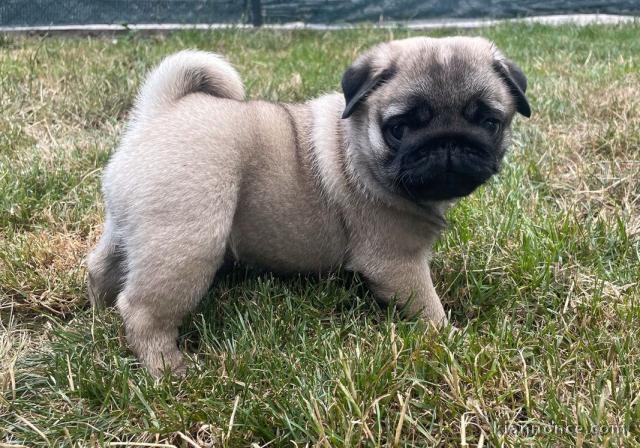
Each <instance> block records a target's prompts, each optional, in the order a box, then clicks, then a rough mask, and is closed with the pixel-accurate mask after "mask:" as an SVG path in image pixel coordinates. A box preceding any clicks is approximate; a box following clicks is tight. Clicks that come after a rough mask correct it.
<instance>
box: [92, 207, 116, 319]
mask: <svg viewBox="0 0 640 448" xmlns="http://www.w3.org/2000/svg"><path fill="white" fill-rule="evenodd" d="M124 264H125V255H124V252H123V251H122V246H121V245H120V244H119V242H118V239H117V237H116V232H115V228H114V223H113V220H112V219H111V218H110V217H109V216H107V219H106V221H105V226H104V232H103V234H102V237H101V238H100V241H99V242H98V244H97V245H96V247H95V248H94V249H93V251H91V253H90V254H89V257H88V258H87V269H88V283H87V290H88V291H87V293H88V296H89V301H90V302H91V305H92V306H93V307H102V306H113V305H114V304H115V301H116V297H117V296H118V293H119V292H120V290H121V289H122V287H123V283H124V276H125V267H124Z"/></svg>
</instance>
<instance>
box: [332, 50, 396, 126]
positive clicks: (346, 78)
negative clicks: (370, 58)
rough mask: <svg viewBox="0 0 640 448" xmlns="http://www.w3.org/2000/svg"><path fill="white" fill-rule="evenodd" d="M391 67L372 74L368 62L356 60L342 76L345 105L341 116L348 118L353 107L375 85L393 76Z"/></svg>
mask: <svg viewBox="0 0 640 448" xmlns="http://www.w3.org/2000/svg"><path fill="white" fill-rule="evenodd" d="M393 73H394V70H393V68H388V69H384V70H382V71H381V72H379V73H378V74H375V75H374V74H373V69H372V68H371V65H370V64H369V63H368V62H366V61H365V62H356V63H354V64H353V65H352V66H351V67H349V68H348V69H347V71H346V72H344V75H343V76H342V91H343V92H344V99H345V103H346V106H345V108H344V112H343V113H342V118H349V117H350V116H351V114H353V112H354V110H355V108H356V107H357V106H358V104H360V103H361V102H362V101H363V100H364V99H365V98H366V96H367V95H368V94H369V93H371V92H372V91H373V90H374V89H375V88H376V87H378V86H379V85H380V84H381V83H383V82H384V81H386V80H387V79H389V78H391V76H393Z"/></svg>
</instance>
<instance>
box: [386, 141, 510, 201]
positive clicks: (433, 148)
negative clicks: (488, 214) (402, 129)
mask: <svg viewBox="0 0 640 448" xmlns="http://www.w3.org/2000/svg"><path fill="white" fill-rule="evenodd" d="M396 158H397V159H399V160H397V161H398V162H399V163H398V165H397V167H398V171H397V173H398V174H397V178H396V182H397V185H398V186H399V187H400V189H401V190H402V191H403V192H404V193H405V194H406V195H408V196H409V197H410V198H411V199H413V200H416V201H439V200H447V199H454V198H460V197H464V196H467V195H469V194H471V193H472V192H473V191H474V190H475V189H476V188H478V187H479V186H480V185H482V184H483V183H485V182H486V181H487V180H489V178H490V177H491V176H493V175H494V174H496V173H497V172H498V169H499V162H498V160H496V157H495V156H494V155H493V151H492V150H491V148H490V147H489V146H488V145H487V144H486V143H484V142H482V141H478V140H476V139H473V138H468V137H465V136H456V137H455V138H447V137H445V138H438V139H433V140H430V141H427V142H425V143H424V144H421V145H417V146H415V145H414V147H408V148H401V150H400V151H399V152H398V154H397V155H396Z"/></svg>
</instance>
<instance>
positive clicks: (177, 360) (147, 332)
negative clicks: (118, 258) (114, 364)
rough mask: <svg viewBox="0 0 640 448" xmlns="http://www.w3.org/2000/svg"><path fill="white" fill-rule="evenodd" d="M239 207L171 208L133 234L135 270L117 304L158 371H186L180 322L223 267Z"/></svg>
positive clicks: (132, 338)
mask: <svg viewBox="0 0 640 448" xmlns="http://www.w3.org/2000/svg"><path fill="white" fill-rule="evenodd" d="M219 204H220V202H219ZM234 208H235V205H234V203H233V201H224V202H223V203H222V204H220V208H217V207H216V209H215V210H202V209H201V210H200V211H198V210H194V209H191V210H181V211H180V212H179V213H178V212H177V211H174V212H169V216H166V217H163V218H162V220H161V221H162V222H159V220H158V219H156V220H155V221H145V223H143V224H141V225H138V226H137V227H136V228H135V229H132V234H131V235H129V236H128V237H127V257H128V260H127V261H128V268H129V272H128V274H127V281H126V286H125V289H124V290H123V291H122V292H121V293H120V295H119V296H118V303H117V306H118V309H119V311H120V313H121V314H122V317H123V320H124V324H125V330H126V335H127V340H128V342H129V345H130V347H131V349H132V350H133V352H134V353H135V354H136V355H137V356H138V358H139V359H140V361H141V362H142V363H143V364H144V366H145V367H147V369H148V370H149V372H150V373H151V374H152V375H155V376H159V375H160V374H161V373H162V372H163V371H164V370H165V369H168V370H171V371H172V372H173V373H176V374H182V373H183V372H184V370H185V366H184V360H183V356H182V354H181V353H180V351H179V350H178V347H177V344H176V338H177V336H178V326H179V325H180V323H181V322H182V319H183V318H184V317H185V316H186V315H187V314H188V313H189V312H191V311H192V310H193V309H194V308H195V307H196V306H197V304H198V302H199V301H200V299H201V298H202V296H203V295H204V294H205V293H206V292H207V289H208V287H209V285H210V283H211V281H212V280H213V277H214V275H215V273H216V271H217V270H218V268H219V267H220V266H221V265H222V262H223V260H224V255H225V251H226V243H227V239H228V237H229V233H230V231H231V223H232V220H233V210H234Z"/></svg>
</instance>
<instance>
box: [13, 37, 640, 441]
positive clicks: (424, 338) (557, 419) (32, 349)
mask: <svg viewBox="0 0 640 448" xmlns="http://www.w3.org/2000/svg"><path fill="white" fill-rule="evenodd" d="M455 32H456V31H447V32H446V33H447V34H451V33H455ZM464 33H472V34H482V35H485V36H487V37H489V38H491V39H494V40H495V41H496V42H497V44H498V45H499V46H500V47H501V48H502V49H503V50H504V51H505V53H506V54H508V55H509V56H510V57H512V58H513V59H515V60H516V61H517V62H518V63H519V64H520V65H521V66H522V67H523V69H524V71H525V72H526V73H527V74H528V75H529V81H530V93H529V96H530V100H531V103H532V107H533V110H534V116H533V118H532V119H531V120H528V121H526V120H522V119H518V120H517V122H516V124H515V138H514V145H513V147H512V150H511V152H510V153H509V154H508V156H507V163H506V166H505V169H504V171H503V172H502V173H501V175H500V176H499V177H498V178H496V179H495V181H493V182H492V183H491V184H490V185H488V186H487V187H484V188H483V189H481V190H480V191H479V192H477V193H476V194H474V195H473V196H472V197H470V198H467V199H465V200H463V201H462V202H461V203H460V204H459V205H458V206H457V207H456V208H455V209H454V210H452V212H451V213H450V216H449V220H450V226H449V228H448V230H447V231H446V233H445V234H444V235H443V238H442V239H441V241H440V242H439V243H438V246H437V250H436V255H435V260H434V262H433V270H434V276H435V280H436V283H437V285H436V287H437V289H438V291H439V292H440V293H441V295H442V296H443V300H444V301H445V304H446V306H447V309H449V310H450V312H451V315H452V320H453V322H454V323H455V325H456V326H457V327H458V328H459V331H447V332H443V333H441V334H433V333H430V332H425V331H424V330H423V328H422V327H421V326H420V325H419V324H418V323H417V322H413V321H403V320H401V319H400V318H399V317H398V316H397V314H396V313H395V311H394V310H393V309H380V308H379V307H378V306H377V305H376V304H375V303H374V301H373V300H372V298H371V296H370V294H369V292H368V291H367V289H366V288H365V287H364V286H363V285H362V283H361V281H360V279H359V278H358V277H357V276H350V275H346V274H337V275H333V276H328V277H325V278H323V279H314V278H306V277H294V278H286V279H283V278H277V277H273V276H271V275H269V274H258V273H254V272H245V271H244V270H236V271H234V272H232V273H231V274H229V275H227V276H226V277H224V278H222V279H220V280H219V281H218V282H217V283H216V285H215V286H214V287H213V289H212V291H211V292H210V294H209V295H208V298H207V299H206V300H205V301H204V302H203V304H202V306H201V307H200V309H199V310H198V312H197V313H195V314H194V315H193V316H191V318H190V319H188V320H187V321H186V322H185V325H184V327H183V330H182V337H181V340H180V344H181V345H182V347H183V348H184V349H185V350H187V351H188V352H190V353H191V355H190V356H191V358H192V359H193V360H194V363H193V366H192V367H191V369H190V370H189V373H188V374H187V376H186V377H185V378H183V379H180V380H172V379H171V378H168V377H167V378H164V379H162V380H161V381H154V380H153V379H152V378H151V377H150V376H149V375H147V373H146V372H145V371H144V370H142V369H140V368H139V367H138V366H137V364H136V362H135V359H134V358H133V356H132V355H131V353H130V352H129V351H128V349H127V347H126V344H125V341H124V337H123V333H122V328H121V321H120V319H119V317H118V316H117V315H116V313H114V312H113V311H109V312H105V313H100V314H94V313H93V312H92V311H91V310H90V309H89V308H88V306H87V304H86V301H85V293H84V276H85V271H84V268H83V257H84V256H85V255H86V253H87V251H88V250H89V248H90V247H91V245H92V244H94V243H95V241H96V239H97V237H98V236H99V234H100V230H101V221H102V212H103V208H102V205H101V204H102V203H101V198H100V194H99V179H100V173H101V170H102V168H103V167H104V165H105V163H106V161H107V159H108V155H109V153H110V151H112V150H113V148H114V146H115V145H116V143H117V139H118V135H119V134H120V133H121V131H122V129H123V123H124V121H125V119H126V115H127V111H128V108H129V107H130V105H131V101H132V98H133V97H134V94H135V91H136V88H137V86H138V85H139V83H140V80H141V78H142V76H143V74H144V72H145V70H147V69H148V68H150V67H151V66H153V65H154V64H155V63H157V62H158V61H159V60H160V59H161V58H162V56H164V55H166V54H168V53H170V52H173V51H176V50H179V49H183V48H200V49H207V50H214V51H218V52H221V53H223V54H225V55H227V56H228V57H229V59H230V60H231V61H232V62H233V63H234V64H235V65H236V66H237V67H238V69H239V71H240V72H241V74H242V76H243V78H244V79H245V81H246V84H247V86H248V92H249V96H250V97H252V98H258V97H260V98H267V99H270V100H284V101H297V100H302V99H305V98H310V97H313V96H316V95H318V94H320V93H322V92H326V91H330V90H334V89H337V88H338V86H339V80H340V77H341V74H342V73H341V72H342V70H343V69H344V68H345V67H346V66H347V65H348V64H349V62H350V61H351V60H352V59H353V58H354V56H355V55H356V54H358V53H359V52H360V51H361V50H363V49H364V48H366V47H368V46H370V45H372V44H374V43H376V42H379V41H382V40H386V39H390V38H400V37H404V36H408V35H412V34H416V33H415V32H409V31H405V30H402V29H398V30H393V31H391V30H387V31H384V30H375V29H359V30H353V31H340V32H331V33H320V32H298V31H296V32H269V31H248V30H245V31H224V32H215V33H201V32H180V33H175V34H170V35H167V36H155V37H154V36H147V37H142V36H138V35H135V34H131V35H121V36H117V37H115V38H113V37H104V38H95V37H93V38H91V37H82V38H81V37H50V38H35V37H31V38H26V37H3V38H2V39H0V192H1V194H0V319H1V322H0V392H1V394H0V445H1V446H4V445H2V443H5V444H14V445H15V444H17V445H25V446H104V445H108V444H112V446H114V444H115V446H123V445H124V443H125V442H128V443H131V442H137V443H147V444H150V443H156V444H164V445H169V444H174V445H177V446H183V447H188V446H229V447H238V446H255V447H257V446H265V445H268V446H323V447H328V446H336V447H342V446H456V445H457V446H474V447H475V446H490V447H493V446H509V447H511V446H514V447H515V446H541V447H542V446H544V447H547V446H558V447H560V446H578V447H582V446H612V447H615V446H623V445H624V446H627V447H640V423H639V422H640V337H639V330H638V329H639V328H640V58H639V57H638V38H637V36H638V34H639V33H640V28H639V27H638V26H637V25H632V26H622V27H603V26H598V27H596V26H594V27H585V28H576V27H561V28H549V27H543V26H524V25H512V26H501V27H497V28H487V29H481V30H477V31H464ZM431 34H436V35H443V34H445V32H434V33H431ZM598 428H600V431H598ZM118 443H120V445H118ZM465 444H468V445H465ZM148 446H149V445H148Z"/></svg>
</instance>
